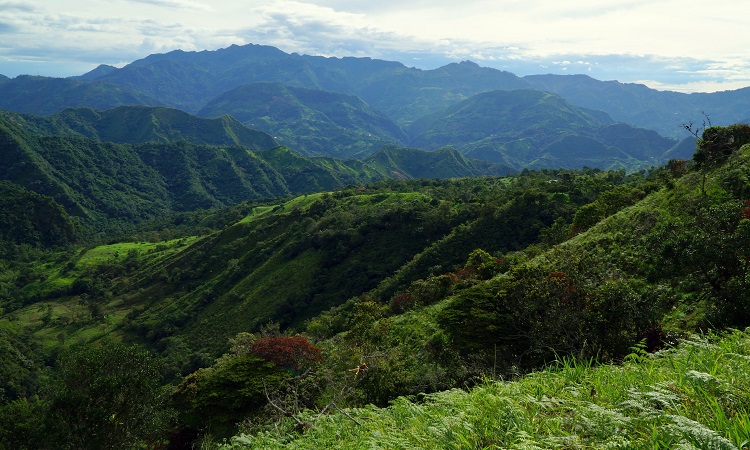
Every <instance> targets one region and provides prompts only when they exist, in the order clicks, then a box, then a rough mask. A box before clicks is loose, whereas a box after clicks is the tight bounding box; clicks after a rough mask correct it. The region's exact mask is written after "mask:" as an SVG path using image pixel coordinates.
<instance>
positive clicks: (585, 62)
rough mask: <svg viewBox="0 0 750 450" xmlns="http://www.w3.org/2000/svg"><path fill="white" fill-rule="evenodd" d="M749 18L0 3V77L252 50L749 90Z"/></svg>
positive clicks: (287, 3) (200, 0) (544, 10)
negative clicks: (171, 54)
mask: <svg viewBox="0 0 750 450" xmlns="http://www.w3.org/2000/svg"><path fill="white" fill-rule="evenodd" d="M748 17H750V2H748V1H747V0H715V1H712V2H711V1H705V0H700V1H698V0H575V1H560V0H494V1H493V0H458V1H456V0H430V1H428V0H377V1H370V0H368V1H363V0H307V1H306V0H298V1H295V0H102V1H100V0H23V1H21V0H0V74H4V75H6V76H10V77H14V76H17V75H19V74H34V75H46V76H70V75H80V74H82V73H85V72H87V71H89V70H91V69H93V68H94V67H96V66H97V65H99V64H111V65H115V66H118V67H120V66H122V65H124V64H127V63H128V62H131V61H134V60H136V59H139V58H143V57H145V56H147V55H149V54H151V53H164V52H167V51H170V50H175V49H182V50H215V49H217V48H222V47H227V46H229V45H231V44H238V45H242V44H248V43H254V44H265V45H273V46H276V47H278V48H280V49H281V50H283V51H285V52H289V53H291V52H297V53H305V54H313V55H325V56H369V57H373V58H380V59H387V60H396V61H401V62H402V63H404V64H406V65H407V66H414V67H418V68H423V69H432V68H435V67H439V66H441V65H443V64H446V63H449V62H455V61H462V60H471V61H474V62H476V63H478V64H479V65H482V66H488V67H495V68H498V69H503V70H508V71H511V72H513V73H515V74H517V75H528V74H537V73H584V74H588V75H591V76H592V77H594V78H597V79H600V80H618V81H622V82H639V83H644V84H646V85H648V86H650V87H653V88H656V89H669V90H678V91H683V92H695V91H699V92H712V91H717V90H728V89H737V88H740V87H746V86H750V30H749V28H750V27H748V24H750V21H749V20H748Z"/></svg>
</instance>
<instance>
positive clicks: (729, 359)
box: [223, 331, 750, 449]
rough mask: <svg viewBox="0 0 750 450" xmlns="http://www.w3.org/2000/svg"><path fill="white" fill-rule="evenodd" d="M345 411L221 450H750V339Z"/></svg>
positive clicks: (560, 367)
mask: <svg viewBox="0 0 750 450" xmlns="http://www.w3.org/2000/svg"><path fill="white" fill-rule="evenodd" d="M365 382H366V381H365ZM346 412H347V414H348V415H350V416H351V418H354V419H356V421H357V422H359V423H360V424H361V425H358V424H356V423H355V422H354V421H353V420H351V418H350V417H347V416H346V415H344V414H334V415H332V416H328V417H323V418H321V419H320V420H318V421H317V422H316V424H315V426H314V427H313V428H312V429H311V430H309V431H307V432H305V433H303V434H298V433H296V432H294V431H293V427H292V424H291V423H288V424H283V425H282V426H280V427H277V428H275V429H274V430H272V431H266V432H262V433H258V434H256V435H240V436H237V437H235V438H233V439H232V441H231V442H230V443H227V444H225V445H224V447H223V448H225V449H230V448H231V449H245V448H338V449H358V448H403V449H406V448H423V449H428V448H449V449H464V448H477V449H491V448H497V449H500V448H518V449H522V448H523V449H532V448H534V449H550V448H566V449H569V448H581V449H600V448H638V449H640V448H654V449H658V448H686V449H687V448H693V449H694V448H700V449H742V448H750V414H749V413H750V334H748V333H746V332H739V331H736V332H733V333H731V334H728V335H726V336H725V337H723V338H721V339H719V338H717V337H715V336H708V337H694V338H691V339H689V340H687V341H685V342H683V343H682V344H680V345H679V346H678V347H677V348H674V349H669V350H665V351H662V352H660V353H657V354H654V355H647V354H644V353H643V352H639V351H636V352H634V354H633V355H631V356H630V357H629V358H627V360H626V362H624V363H623V364H622V365H595V364H593V363H592V362H591V361H575V360H572V359H570V360H563V361H559V362H558V364H556V365H554V366H552V367H549V368H548V369H547V370H544V371H540V372H537V373H533V374H530V375H527V376H524V377H522V378H520V379H518V380H516V381H509V382H502V381H490V380H488V381H486V382H485V383H484V384H483V385H481V386H479V387H477V388H474V389H472V390H470V391H468V392H466V391H463V390H459V389H454V390H450V391H446V392H440V393H436V394H430V395H426V396H425V397H424V400H422V401H415V400H414V399H409V398H404V397H401V398H398V399H396V400H394V401H393V402H392V404H391V406H390V407H388V408H382V409H381V408H375V407H367V408H361V409H352V410H347V411H346ZM307 416H308V417H306V419H308V420H310V419H312V418H314V417H315V416H314V414H312V413H308V414H307Z"/></svg>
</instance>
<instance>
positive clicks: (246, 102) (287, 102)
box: [198, 83, 406, 158]
mask: <svg viewBox="0 0 750 450" xmlns="http://www.w3.org/2000/svg"><path fill="white" fill-rule="evenodd" d="M223 114H230V115H232V116H233V117H235V118H237V119H238V120H239V121H241V122H243V123H244V124H246V125H248V126H250V127H253V128H257V129H260V130H263V131H265V132H267V133H269V134H271V135H273V136H275V137H276V138H277V139H279V140H280V141H281V142H283V143H284V144H285V145H286V146H288V147H291V148H294V149H296V150H298V151H300V152H302V153H303V154H306V155H323V156H334V157H339V158H349V157H358V156H364V155H367V154H369V153H372V152H373V151H374V150H377V149H378V148H380V147H382V146H383V145H385V144H403V143H404V142H405V141H406V136H405V134H404V132H403V131H401V129H400V128H399V127H398V126H397V125H396V124H394V123H393V122H391V120H390V119H389V118H388V117H386V116H385V115H384V114H383V113H381V112H379V111H377V110H375V109H374V108H372V107H371V106H369V105H367V104H366V103H365V102H363V101H362V100H360V99H359V98H357V97H355V96H353V95H344V94H336V93H332V92H325V91H321V90H316V89H305V88H299V87H292V86H284V85H281V84H275V83H256V84H250V85H243V86H240V87H238V88H236V89H232V90H230V91H227V92H225V93H224V94H222V95H220V96H219V97H217V98H215V99H214V100H212V101H210V102H208V104H207V105H206V106H205V107H204V108H203V109H201V110H200V111H199V112H198V115H199V116H203V117H217V116H220V115H223Z"/></svg>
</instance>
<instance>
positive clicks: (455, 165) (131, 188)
mask: <svg viewBox="0 0 750 450" xmlns="http://www.w3.org/2000/svg"><path fill="white" fill-rule="evenodd" d="M0 146H1V148H2V153H0V162H2V166H1V167H0V180H7V181H10V182H13V183H15V184H18V185H19V186H22V187H24V188H26V189H29V190H32V191H34V192H37V193H39V194H42V195H46V196H49V197H51V198H53V199H54V200H55V201H56V202H57V203H59V204H60V205H62V206H63V207H64V208H65V209H66V211H67V212H68V213H69V214H70V215H72V216H75V217H79V218H80V219H82V221H83V222H82V224H83V225H85V226H87V227H89V228H93V229H98V230H100V231H108V232H111V231H113V230H116V229H120V228H123V229H128V228H130V227H131V226H132V225H134V224H138V223H141V222H143V221H145V220H151V219H155V218H158V217H161V216H163V215H165V214H171V213H175V212H184V211H193V210H197V209H206V208H217V207H222V206H228V205H234V204H237V203H240V202H243V201H246V200H258V199H272V198H278V197H284V196H287V195H291V194H301V193H307V192H316V191H321V190H332V189H336V188H341V187H344V186H348V185H354V184H361V183H369V182H372V181H377V180H383V179H387V178H394V177H398V178H401V179H412V178H420V177H423V178H450V177H458V176H476V175H485V174H494V173H503V172H505V173H507V170H503V168H502V167H496V166H495V165H491V164H483V163H474V162H471V161H468V160H466V159H465V158H462V157H461V158H454V157H449V158H444V159H442V160H441V158H443V155H445V153H434V154H433V153H430V152H426V151H421V150H417V151H415V150H410V149H404V148H396V147H392V148H390V150H389V153H390V154H391V155H393V156H394V157H393V158H390V159H388V160H386V161H379V160H377V159H373V160H371V161H364V162H363V161H359V160H354V159H350V160H337V159H332V158H322V157H313V158H308V157H304V156H302V155H300V154H298V153H296V152H293V151H291V150H289V149H288V148H285V147H276V146H275V142H274V140H273V139H272V138H271V137H270V136H268V135H266V134H265V133H262V132H258V131H255V130H251V129H249V128H247V127H245V126H243V125H241V124H240V123H239V122H237V121H235V120H234V119H231V118H230V117H228V116H223V117H221V118H219V119H201V118H197V117H195V116H191V115H189V114H186V113H183V112H181V111H178V110H173V109H168V108H150V107H120V108H115V109H112V110H107V111H101V112H100V111H94V110H90V109H70V110H66V111H64V112H62V113H59V114H56V115H54V116H51V117H49V118H43V117H39V116H28V115H19V114H15V113H7V112H3V113H0Z"/></svg>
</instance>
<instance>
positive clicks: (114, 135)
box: [3, 106, 278, 150]
mask: <svg viewBox="0 0 750 450" xmlns="http://www.w3.org/2000/svg"><path fill="white" fill-rule="evenodd" d="M3 114H5V115H8V116H10V115H12V113H7V112H6V113H3ZM13 120H15V121H16V122H20V123H22V124H23V126H25V127H27V128H28V129H30V131H32V132H33V133H35V134H43V135H56V136H81V137H85V138H88V139H92V140H96V141H103V142H115V143H120V144H141V143H145V142H174V141H187V142H192V143H194V144H204V145H232V146H243V147H247V148H249V149H251V150H265V149H269V148H271V147H275V146H276V145H278V144H277V143H276V141H274V139H273V138H272V137H271V136H269V135H268V134H266V133H263V132H261V131H257V130H253V129H250V128H248V127H246V126H244V125H242V124H241V123H239V122H238V121H236V120H234V119H233V118H231V117H228V116H223V117H218V118H215V119H204V118H199V117H196V116H193V115H191V114H188V113H185V112H183V111H179V110H176V109H171V108H164V107H149V106H120V107H117V108H112V109H108V110H104V111H97V110H94V109H90V108H69V109H66V110H64V111H62V112H59V113H56V114H53V115H52V116H50V117H39V116H29V115H26V116H23V115H13Z"/></svg>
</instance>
